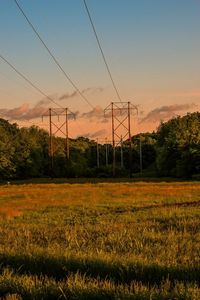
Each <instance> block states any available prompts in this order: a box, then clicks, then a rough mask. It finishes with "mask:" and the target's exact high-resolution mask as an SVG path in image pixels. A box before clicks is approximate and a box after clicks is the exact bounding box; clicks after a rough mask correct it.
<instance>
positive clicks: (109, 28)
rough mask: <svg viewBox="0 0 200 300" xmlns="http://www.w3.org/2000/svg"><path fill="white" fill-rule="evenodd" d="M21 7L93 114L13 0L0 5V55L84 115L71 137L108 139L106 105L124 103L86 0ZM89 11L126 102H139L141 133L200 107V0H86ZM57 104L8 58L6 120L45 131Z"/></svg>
mask: <svg viewBox="0 0 200 300" xmlns="http://www.w3.org/2000/svg"><path fill="white" fill-rule="evenodd" d="M18 2H19V4H20V5H21V7H22V8H23V10H24V12H25V13H26V15H27V16H28V18H29V19H30V20H31V22H32V23H33V25H34V26H35V28H36V29H37V30H38V32H39V34H40V35H41V37H42V39H43V40H44V41H45V43H46V44H47V45H48V47H49V48H50V50H51V51H52V53H53V54H54V55H55V57H56V58H57V60H58V61H59V63H60V64H61V65H62V67H63V69H64V70H65V71H66V73H67V74H68V75H69V76H70V78H71V79H72V80H73V82H74V83H75V84H76V85H77V87H78V88H79V89H80V91H82V93H83V95H84V96H85V97H86V98H87V99H88V100H89V102H90V103H91V104H92V106H93V107H94V109H93V111H91V110H92V108H91V107H90V106H89V105H88V104H87V103H86V101H84V100H83V99H82V98H81V97H80V96H79V95H78V94H77V93H74V88H73V87H72V85H71V84H70V83H69V82H68V81H67V79H66V78H65V77H64V76H63V74H62V73H61V72H60V70H59V69H58V67H57V66H56V65H55V63H54V62H53V60H52V59H51V57H50V56H49V54H48V53H47V51H46V49H45V48H44V46H43V45H42V44H41V42H40V41H39V40H38V38H37V37H36V35H35V34H34V32H33V30H32V29H31V28H30V26H29V25H28V23H27V21H26V20H25V18H24V16H23V15H22V13H21V12H20V11H19V9H18V7H17V5H16V3H15V1H14V0H1V1H0V36H1V43H0V55H2V56H3V57H5V58H6V59H7V60H8V61H9V62H10V63H12V64H13V65H14V66H15V67H16V68H17V69H18V70H19V71H20V72H22V73H23V74H24V75H25V76H27V78H28V79H29V80H31V81H32V82H33V83H34V84H35V85H37V86H38V87H39V88H40V89H41V90H42V91H43V92H44V93H45V94H47V95H48V96H50V97H51V98H53V99H54V100H55V101H56V102H57V103H59V105H61V106H63V107H68V108H70V110H71V111H73V112H76V113H77V120H76V121H70V134H71V136H73V137H75V136H77V135H86V136H88V137H93V138H96V137H100V138H101V137H105V136H109V134H110V120H107V121H106V120H105V119H104V118H103V109H104V108H105V107H106V106H107V105H108V104H109V103H110V102H111V101H118V99H117V97H116V93H115V91H114V89H113V86H112V83H111V81H110V78H109V76H108V73H107V70H106V67H105V65H104V63H103V60H102V57H101V54H100V51H99V48H98V45H97V42H96V40H95V37H94V33H93V31H92V27H91V24H90V22H89V19H88V16H87V13H86V10H85V7H84V3H83V0H59V1H55V0H54V1H53V0H42V1H35V0H18ZM87 5H88V7H89V9H90V13H91V16H92V18H93V21H94V24H95V27H96V30H97V33H98V36H99V39H100V42H101V45H102V47H103V50H104V53H105V56H106V59H107V62H108V64H109V67H110V70H111V72H112V75H113V78H114V81H115V83H116V86H117V88H118V91H119V94H120V96H121V98H122V100H123V101H131V102H132V103H133V104H134V105H137V106H138V111H139V115H138V118H137V120H136V117H134V118H133V120H132V128H133V129H132V131H133V133H136V132H137V131H147V130H153V129H155V128H156V127H157V126H158V124H159V122H160V120H167V119H169V118H170V117H172V116H176V115H182V114H185V113H187V112H192V111H197V110H199V108H200V59H199V58H200V1H199V0H167V1H166V0H87ZM49 107H55V104H53V103H48V100H47V99H45V97H43V96H42V95H40V94H39V93H38V92H37V91H36V90H34V89H33V88H32V87H31V86H29V85H28V83H27V82H25V81H24V80H23V79H22V78H20V77H19V75H17V74H16V73H15V72H14V71H13V70H12V69H11V68H10V67H9V66H8V65H7V64H5V63H4V62H3V61H2V60H1V59H0V116H1V117H4V118H6V119H8V120H11V121H17V123H19V124H20V125H31V124H36V125H40V123H41V119H40V115H41V114H42V113H43V112H44V111H45V110H46V109H48V108H49ZM35 117H37V118H35ZM41 125H42V126H45V123H44V124H41Z"/></svg>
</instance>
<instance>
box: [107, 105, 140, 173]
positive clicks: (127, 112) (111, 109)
mask: <svg viewBox="0 0 200 300" xmlns="http://www.w3.org/2000/svg"><path fill="white" fill-rule="evenodd" d="M137 112H138V109H137V107H136V106H135V105H133V104H131V103H130V102H111V104H109V105H108V106H107V107H106V108H105V110H104V114H105V117H106V116H109V117H111V122H112V146H113V176H115V169H116V153H115V148H116V146H118V145H121V144H122V142H123V141H126V140H128V141H129V167H130V176H131V169H132V141H131V115H133V114H134V113H136V114H137Z"/></svg>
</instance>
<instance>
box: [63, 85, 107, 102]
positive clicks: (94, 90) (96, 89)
mask: <svg viewBox="0 0 200 300" xmlns="http://www.w3.org/2000/svg"><path fill="white" fill-rule="evenodd" d="M103 90H104V89H103V88H101V87H89V88H86V89H83V90H81V91H80V92H81V94H83V95H85V94H87V93H92V94H93V93H100V92H102V91H103ZM79 95H80V93H79V92H78V91H74V92H72V93H65V94H63V95H62V96H60V97H59V98H58V100H60V101H62V100H66V99H70V98H74V97H77V96H79Z"/></svg>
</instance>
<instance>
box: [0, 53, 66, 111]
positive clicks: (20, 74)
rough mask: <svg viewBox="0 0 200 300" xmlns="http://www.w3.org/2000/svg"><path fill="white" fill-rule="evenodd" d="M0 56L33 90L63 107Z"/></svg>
mask: <svg viewBox="0 0 200 300" xmlns="http://www.w3.org/2000/svg"><path fill="white" fill-rule="evenodd" d="M0 58H1V59H2V60H3V61H4V62H5V63H6V64H7V65H9V66H10V67H11V68H12V69H13V70H14V71H15V72H16V73H17V74H18V75H19V76H20V77H22V78H23V79H24V80H25V81H26V82H28V83H29V85H31V86H32V87H33V88H34V89H35V90H37V91H38V92H39V93H40V94H41V95H43V96H44V97H46V98H47V99H49V100H50V101H51V102H53V103H54V104H56V105H57V106H58V107H60V108H63V107H62V106H61V105H60V104H58V103H57V102H56V101H55V100H54V99H53V98H51V97H50V96H48V95H47V94H45V93H44V92H43V91H42V90H41V89H40V88H39V87H38V86H36V85H35V84H34V83H33V82H32V81H31V80H30V79H28V78H27V77H26V76H25V75H24V74H22V73H21V72H20V71H19V70H17V68H16V67H15V66H14V65H13V64H12V63H10V62H9V61H8V60H7V59H6V58H5V57H4V56H3V55H1V54H0Z"/></svg>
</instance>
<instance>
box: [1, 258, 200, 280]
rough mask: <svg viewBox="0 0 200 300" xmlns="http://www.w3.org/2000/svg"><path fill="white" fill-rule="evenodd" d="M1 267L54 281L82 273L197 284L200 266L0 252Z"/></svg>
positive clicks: (99, 277) (115, 277) (113, 278)
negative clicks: (165, 265)
mask: <svg viewBox="0 0 200 300" xmlns="http://www.w3.org/2000/svg"><path fill="white" fill-rule="evenodd" d="M0 265H1V269H2V270H3V268H5V267H8V268H12V269H13V270H14V271H15V272H17V273H18V274H32V275H43V276H45V275H46V276H49V277H53V278H55V279H56V280H61V279H64V278H66V277H67V276H68V275H69V274H71V273H77V272H78V273H79V274H82V275H83V274H84V275H85V276H88V277H91V278H98V279H109V280H111V281H113V282H115V283H130V282H131V281H133V280H136V281H141V282H142V283H144V284H149V285H154V284H158V285H159V284H161V282H162V281H163V280H165V279H168V280H170V281H171V282H174V283H175V282H176V281H182V282H185V283H197V284H198V285H200V267H199V266H195V267H192V266H191V267H190V266H188V267H186V266H180V267H164V266H158V265H155V264H151V265H142V264H139V263H129V264H123V263H121V262H119V261H113V262H112V261H110V262H107V261H104V260H101V259H92V258H85V259H81V258H75V257H70V258H68V259H67V258H64V257H53V256H46V255H34V256H29V255H10V254H0Z"/></svg>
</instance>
